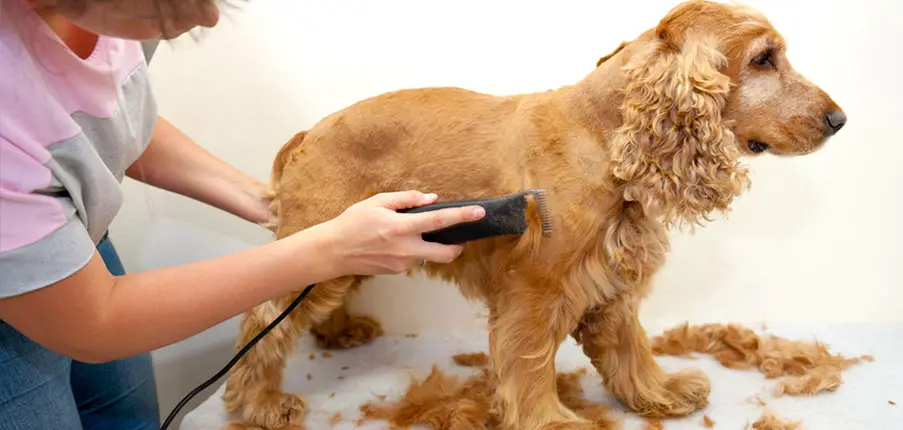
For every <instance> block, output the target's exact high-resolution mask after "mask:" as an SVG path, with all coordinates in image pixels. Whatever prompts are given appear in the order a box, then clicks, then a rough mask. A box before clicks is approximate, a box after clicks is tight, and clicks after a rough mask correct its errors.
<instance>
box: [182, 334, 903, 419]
mask: <svg viewBox="0 0 903 430" xmlns="http://www.w3.org/2000/svg"><path fill="white" fill-rule="evenodd" d="M768 326H769V327H768V330H767V332H769V333H773V334H776V335H780V336H784V337H787V338H790V339H806V338H808V339H818V340H820V341H822V342H824V343H827V344H828V346H829V348H830V350H831V351H832V352H833V353H841V354H844V355H847V356H860V355H863V354H871V355H873V356H875V361H874V362H871V363H869V362H863V363H862V364H859V365H855V366H853V367H852V368H850V369H849V370H847V371H846V372H844V374H843V379H844V384H843V385H841V387H840V388H839V389H838V390H837V391H836V392H834V393H828V394H824V393H823V394H821V395H819V396H816V397H786V396H785V397H781V398H774V397H773V396H772V395H771V390H772V387H773V386H774V383H775V381H769V380H766V379H764V377H763V376H762V375H761V374H760V373H758V372H756V371H753V370H750V371H737V370H730V369H726V368H723V367H721V366H720V365H719V364H718V363H716V362H715V361H714V360H712V359H711V358H709V357H708V356H700V357H699V358H697V359H682V358H674V357H657V359H658V362H659V363H660V364H661V365H662V367H664V368H665V370H668V371H674V370H679V369H682V368H687V367H696V368H699V369H701V370H703V371H704V372H706V374H708V376H709V379H710V380H711V381H712V392H711V395H710V396H709V401H710V405H709V407H708V408H707V409H706V410H705V411H702V412H698V413H696V414H694V415H692V416H690V417H687V418H684V419H680V420H667V421H665V422H664V428H665V429H669V430H671V429H674V430H677V429H704V428H705V427H704V426H703V414H705V415H708V416H709V417H710V418H712V419H713V420H714V421H715V422H716V424H715V427H714V428H715V429H737V430H740V429H745V428H746V425H747V423H751V422H753V421H755V420H756V419H757V418H758V417H759V416H760V415H761V414H762V412H763V411H764V409H763V408H761V407H759V406H758V405H756V404H755V402H751V401H750V400H749V399H750V398H751V397H753V396H755V395H758V396H760V398H761V399H763V400H764V401H765V402H766V403H767V404H768V405H767V408H770V409H773V410H775V411H776V412H778V413H780V414H781V415H782V416H783V417H785V418H788V419H793V420H802V421H803V427H804V428H805V429H807V430H831V429H837V430H858V429H863V430H866V429H867V430H885V429H886V430H892V429H901V428H903V325H892V324H891V325H876V324H833V325H827V324H825V325H814V324H813V325H801V324H772V323H769V324H768ZM749 327H750V328H753V329H756V331H759V330H758V329H757V327H755V326H753V325H750V326H749ZM662 328H665V327H652V326H648V327H647V332H648V333H649V334H650V335H656V334H658V333H660V331H658V330H660V329H662ZM487 348H488V347H487V337H486V335H485V334H480V333H474V334H467V335H445V334H429V333H421V334H419V335H418V336H417V337H416V338H408V337H405V336H403V335H398V336H392V335H389V336H384V337H382V338H380V339H377V340H375V341H374V342H373V343H371V344H369V345H365V346H362V347H359V348H356V349H352V350H346V351H330V353H331V354H332V358H328V359H327V358H323V357H322V356H321V355H320V353H321V351H320V350H318V349H316V347H315V346H314V345H313V342H312V340H311V339H310V337H309V336H308V337H305V338H304V340H303V341H302V343H301V345H300V347H299V351H298V353H297V354H295V356H294V357H293V358H292V359H291V360H290V362H289V364H288V367H287V369H286V374H285V387H286V388H287V389H288V390H289V391H294V392H301V393H304V394H305V395H306V396H307V400H308V403H309V406H310V410H309V412H308V418H307V422H306V425H307V428H308V429H311V430H317V429H353V428H363V429H385V428H388V426H387V425H386V423H383V422H368V423H365V424H364V425H362V426H361V427H355V420H357V419H358V418H359V417H360V415H359V412H358V408H359V406H360V405H361V404H363V403H365V402H368V401H372V400H376V396H377V395H386V396H388V400H389V401H391V400H394V399H396V398H398V396H399V395H400V394H401V393H403V392H404V391H405V389H406V387H407V386H408V384H409V383H410V381H411V377H412V376H414V377H417V378H418V379H422V378H423V377H425V376H426V375H428V374H429V372H430V369H431V367H432V366H433V364H437V365H439V366H440V367H441V368H442V369H443V370H444V371H447V372H450V373H451V372H454V373H458V374H460V375H462V376H466V375H469V374H471V372H473V369H468V368H464V367H460V366H456V365H455V364H454V362H453V361H452V359H451V356H452V355H454V354H457V353H462V352H477V351H484V352H485V351H488V349H487ZM311 352H314V353H316V354H317V358H316V360H314V361H311V360H310V359H309V355H310V353H311ZM343 366H349V368H348V369H347V370H344V371H343V370H342V367H343ZM557 367H558V370H559V371H572V370H576V369H579V368H584V367H585V368H590V369H591V365H590V363H589V360H588V359H587V358H586V357H585V356H584V355H583V353H582V352H581V351H580V350H579V349H578V347H577V346H576V345H575V344H574V342H573V340H570V339H569V340H568V341H567V342H566V343H565V344H564V345H563V346H562V348H561V350H560V352H559V354H558V357H557ZM307 374H311V375H312V376H313V379H312V380H308V379H307ZM339 376H343V379H339ZM599 381H600V379H599V377H598V376H597V375H596V374H595V371H591V372H588V373H587V375H586V376H584V377H583V386H584V388H585V390H586V393H585V396H586V397H587V398H589V399H592V400H594V401H600V402H603V403H606V404H608V405H610V406H611V407H612V414H613V415H617V416H621V417H622V423H623V428H624V429H625V430H631V429H642V428H644V426H645V421H644V420H641V419H638V418H637V417H635V416H633V415H631V414H625V413H623V410H624V409H623V408H622V407H621V406H620V405H618V404H616V403H615V402H614V400H613V399H612V398H611V397H610V396H609V395H608V394H607V393H606V392H605V391H604V390H603V389H602V388H601V387H600V384H599ZM223 390H224V387H223V386H222V385H221V386H220V387H219V389H218V390H217V391H216V392H215V394H213V395H212V396H211V397H209V398H207V399H206V400H205V401H204V402H203V403H202V404H201V405H200V406H199V407H197V408H196V409H194V410H193V411H191V412H189V413H188V414H187V415H186V416H185V418H184V419H183V421H182V424H181V427H180V428H181V429H182V430H201V429H203V430H213V429H221V428H223V427H224V426H225V425H226V423H227V422H228V418H227V415H226V412H225V409H224V408H223V404H222V400H221V397H222V394H223ZM331 393H335V395H334V396H332V397H331V396H330V394H331ZM889 401H894V402H896V403H898V404H899V405H897V406H895V405H891V404H890V403H889ZM336 412H340V413H341V414H342V417H343V419H342V421H341V422H339V423H338V424H335V425H332V424H330V419H331V418H332V417H333V416H334V415H335V413H336Z"/></svg>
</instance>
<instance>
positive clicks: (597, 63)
mask: <svg viewBox="0 0 903 430" xmlns="http://www.w3.org/2000/svg"><path fill="white" fill-rule="evenodd" d="M625 46H627V42H621V44H620V45H618V47H617V48H615V50H614V51H611V54H608V55H606V56H604V57H602V58H600V59H599V61H596V67H599V66H601V65H602V63H604V62H606V61H608V59H609V58H611V57H614V56H615V55H617V53H618V52H621V50H622V49H624V47H625Z"/></svg>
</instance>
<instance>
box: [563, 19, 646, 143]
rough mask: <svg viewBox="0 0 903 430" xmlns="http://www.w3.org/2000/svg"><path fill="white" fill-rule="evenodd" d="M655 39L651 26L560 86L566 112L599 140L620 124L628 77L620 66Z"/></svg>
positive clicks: (603, 139)
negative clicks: (564, 85)
mask: <svg viewBox="0 0 903 430" xmlns="http://www.w3.org/2000/svg"><path fill="white" fill-rule="evenodd" d="M654 39H655V33H654V32H653V31H652V30H649V31H646V32H644V33H643V34H641V35H640V36H639V37H637V38H636V39H635V40H633V41H631V42H629V43H626V44H624V45H623V46H622V47H620V48H619V49H618V51H617V52H616V53H614V54H613V55H611V56H610V57H609V58H607V59H606V60H604V61H603V62H602V63H601V64H599V65H598V66H597V67H596V68H595V69H594V70H593V71H591V72H590V73H589V74H587V75H586V76H585V77H584V78H583V79H581V80H580V81H579V82H577V83H576V84H574V85H570V86H567V87H563V88H561V90H560V91H562V93H563V97H562V98H563V99H564V100H565V103H566V109H567V111H568V115H569V116H571V118H573V119H574V120H575V121H577V122H579V123H580V125H581V126H582V127H584V128H585V129H586V130H588V131H590V132H591V133H593V134H594V135H596V136H599V138H600V140H601V142H600V143H601V144H603V146H604V143H605V142H607V141H609V140H610V138H611V134H612V133H613V132H614V131H615V130H616V129H617V128H618V127H620V126H621V103H622V102H623V100H624V95H623V90H624V88H625V87H626V86H627V77H626V76H625V73H624V71H623V67H624V66H625V65H627V63H628V62H629V61H630V60H631V58H632V57H633V56H634V55H636V54H637V53H638V52H640V51H642V50H644V49H646V48H647V47H648V43H649V42H650V41H652V40H654Z"/></svg>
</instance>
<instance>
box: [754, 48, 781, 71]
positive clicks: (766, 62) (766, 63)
mask: <svg viewBox="0 0 903 430" xmlns="http://www.w3.org/2000/svg"><path fill="white" fill-rule="evenodd" d="M773 55H774V53H773V52H772V51H771V50H770V49H769V50H767V51H765V52H763V53H762V54H761V55H759V56H758V57H756V58H753V60H752V62H751V63H752V65H753V66H756V67H758V68H760V69H774V68H776V67H775V66H774V62H773V61H772V56H773Z"/></svg>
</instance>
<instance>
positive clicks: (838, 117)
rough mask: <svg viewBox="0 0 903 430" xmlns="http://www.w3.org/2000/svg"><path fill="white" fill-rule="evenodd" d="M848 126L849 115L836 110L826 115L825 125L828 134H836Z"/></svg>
mask: <svg viewBox="0 0 903 430" xmlns="http://www.w3.org/2000/svg"><path fill="white" fill-rule="evenodd" d="M846 124H847V115H846V114H845V113H843V111H840V110H835V111H831V112H830V113H829V114H827V115H825V125H826V126H828V132H829V133H831V134H836V133H837V132H838V131H840V129H841V128H843V126H844V125H846Z"/></svg>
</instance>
